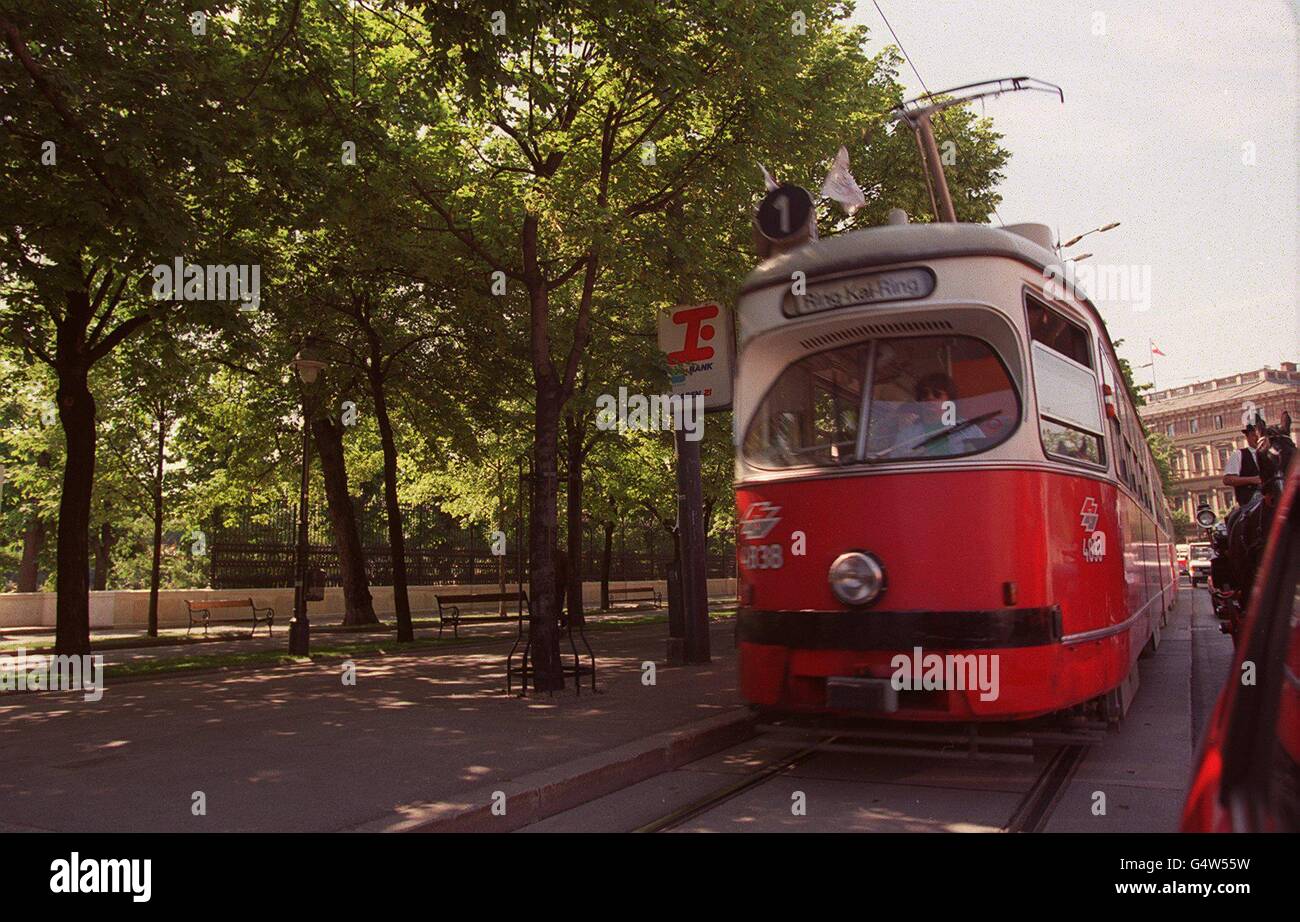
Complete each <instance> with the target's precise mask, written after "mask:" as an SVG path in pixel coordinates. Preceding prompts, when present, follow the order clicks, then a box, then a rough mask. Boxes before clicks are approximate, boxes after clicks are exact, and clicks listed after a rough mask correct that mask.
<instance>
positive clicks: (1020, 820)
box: [634, 724, 1100, 833]
mask: <svg viewBox="0 0 1300 922" xmlns="http://www.w3.org/2000/svg"><path fill="white" fill-rule="evenodd" d="M755 729H756V730H757V731H758V732H756V733H755V735H754V737H752V738H751V740H750V742H751V743H753V742H766V743H769V744H770V743H775V744H778V745H781V744H783V743H784V742H785V741H786V740H789V739H791V738H792V737H795V736H797V734H798V732H799V728H794V727H783V726H780V725H763V724H760V725H758V726H756V728H755ZM859 735H861V734H860V733H859V732H855V731H854V730H853V729H852V728H836V730H835V731H832V730H831V728H826V732H825V735H824V736H823V737H822V738H820V739H817V740H815V741H813V742H810V743H808V744H807V745H802V746H801V747H800V748H798V749H796V750H795V751H794V752H792V753H787V754H783V755H781V756H779V757H778V758H775V759H769V760H767V761H766V762H764V763H763V764H762V765H760V766H758V767H757V768H755V769H754V770H753V771H751V772H749V773H747V774H745V775H743V776H742V777H740V778H738V779H737V780H735V781H732V782H731V783H729V784H726V785H723V786H722V787H719V788H717V789H715V790H713V791H710V792H708V793H706V794H704V795H702V796H700V797H696V798H694V799H692V800H691V801H689V802H688V803H686V804H684V805H683V806H681V807H678V808H676V809H674V810H672V811H670V812H668V813H666V814H664V815H663V816H660V817H658V818H657V819H655V820H652V821H651V822H649V823H645V824H643V825H641V826H639V827H637V828H636V829H635V830H634V832H638V833H653V832H669V831H671V830H673V829H676V828H678V827H680V826H682V825H684V824H685V823H687V822H689V821H690V820H692V819H695V818H697V817H700V816H703V815H704V814H707V813H710V812H712V811H713V810H715V809H716V808H718V807H720V806H721V805H723V804H725V803H727V802H728V801H731V800H733V799H735V798H737V797H739V796H741V795H742V794H744V793H746V792H748V791H751V790H754V789H755V788H758V787H761V786H762V785H765V784H767V783H769V782H771V781H772V780H774V779H775V778H777V777H779V776H781V775H783V774H785V773H787V772H789V771H790V770H791V769H794V768H796V767H797V766H799V765H802V764H804V763H806V762H807V761H808V760H810V759H812V758H813V757H814V756H816V755H818V754H819V753H824V752H847V753H856V754H861V755H870V756H879V755H893V756H900V757H905V758H927V759H945V758H977V759H979V760H981V761H990V762H995V763H1019V764H1024V763H1025V762H1027V761H1028V762H1036V761H1038V760H1039V759H1040V758H1041V759H1042V762H1043V767H1042V770H1041V771H1039V772H1038V773H1037V775H1036V776H1035V778H1034V780H1033V782H1032V783H1031V784H1030V785H1029V787H1028V788H1027V789H1026V790H1025V792H1024V794H1023V795H1022V796H1021V798H1020V800H1019V802H1018V803H1017V804H1016V807H1015V809H1014V810H1013V811H1012V813H1011V815H1010V817H1009V818H1008V819H1007V821H1006V822H1005V824H1003V826H1002V831H1004V832H1041V831H1043V830H1044V829H1045V828H1046V826H1047V823H1048V821H1049V820H1050V819H1051V815H1052V811H1053V810H1054V809H1055V808H1056V806H1057V804H1059V803H1060V800H1061V798H1062V797H1063V796H1064V793H1065V790H1066V788H1067V787H1068V786H1069V783H1070V781H1071V780H1072V779H1073V778H1074V775H1075V773H1076V772H1077V771H1078V768H1079V766H1080V765H1081V764H1082V763H1083V760H1084V759H1085V758H1086V757H1087V754H1088V752H1089V750H1090V748H1091V745H1092V744H1093V743H1094V742H1097V741H1099V739H1100V736H1099V735H1097V734H1095V733H1092V732H1089V731H1084V732H1068V731H1067V732H1052V731H1047V732H1026V733H1024V734H1014V735H1004V736H998V737H981V736H979V735H978V733H976V732H975V731H974V730H973V729H972V730H971V731H970V732H968V733H965V734H962V733H924V732H908V731H905V730H899V731H888V730H884V731H876V734H875V736H874V740H875V742H869V743H866V744H863V743H852V742H842V741H843V740H846V739H852V738H853V737H854V736H859ZM976 741H978V743H979V744H982V745H983V747H984V748H985V750H986V751H984V752H977V746H976ZM917 743H923V744H924V743H929V744H930V748H926V747H925V746H924V745H914V744H917ZM990 748H992V750H993V751H987V750H988V749H990ZM1044 749H1046V752H1044ZM1007 750H1010V751H1007ZM1035 750H1037V752H1035ZM861 780H862V782H863V783H870V782H871V781H872V780H873V779H869V778H863V779H861ZM901 786H902V787H906V785H901Z"/></svg>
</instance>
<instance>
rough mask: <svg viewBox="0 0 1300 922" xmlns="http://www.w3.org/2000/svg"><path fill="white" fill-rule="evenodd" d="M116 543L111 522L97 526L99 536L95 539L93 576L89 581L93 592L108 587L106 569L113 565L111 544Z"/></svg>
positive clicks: (101, 590)
mask: <svg viewBox="0 0 1300 922" xmlns="http://www.w3.org/2000/svg"><path fill="white" fill-rule="evenodd" d="M116 543H117V539H116V538H114V537H113V526H112V524H111V523H109V522H104V523H103V524H102V525H100V526H99V537H98V538H96V539H95V577H94V580H93V581H92V582H91V588H92V589H93V590H94V591H95V592H103V591H104V590H105V589H107V588H108V571H109V569H110V568H111V567H112V565H113V545H114V544H116Z"/></svg>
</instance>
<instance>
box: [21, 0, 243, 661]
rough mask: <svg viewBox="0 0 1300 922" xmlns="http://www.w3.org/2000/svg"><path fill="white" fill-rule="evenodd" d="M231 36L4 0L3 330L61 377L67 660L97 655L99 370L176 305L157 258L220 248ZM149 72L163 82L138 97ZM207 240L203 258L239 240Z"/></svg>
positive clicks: (234, 59)
mask: <svg viewBox="0 0 1300 922" xmlns="http://www.w3.org/2000/svg"><path fill="white" fill-rule="evenodd" d="M223 33H224V29H223V28H222V27H221V22H220V21H219V20H217V19H213V20H212V21H211V22H210V23H209V29H208V30H207V33H206V35H205V36H195V35H194V34H193V33H192V32H191V28H190V24H189V19H188V17H186V16H184V15H178V14H177V13H176V11H175V10H174V8H169V7H152V6H149V5H142V6H141V7H140V8H139V11H138V13H137V15H135V16H121V15H117V16H102V17H100V16H94V15H87V14H86V11H85V10H84V9H82V8H79V7H76V6H74V5H64V4H44V5H36V6H31V5H27V6H25V7H24V8H23V9H21V10H15V9H12V8H11V5H10V4H9V3H7V2H6V3H4V4H3V6H0V40H3V43H4V47H5V50H6V52H7V54H6V55H5V56H3V57H0V109H3V110H4V111H5V112H6V115H7V118H6V122H5V143H4V146H3V147H0V157H2V158H3V166H2V167H0V214H3V215H4V216H5V220H4V222H3V225H0V294H2V295H3V297H2V298H0V333H2V334H3V335H4V336H5V338H7V339H8V340H9V341H10V342H12V343H14V344H16V345H18V346H19V347H20V348H21V349H22V351H23V353H24V354H25V355H34V356H35V357H37V358H39V359H40V360H41V361H42V362H45V363H46V364H47V365H48V366H49V367H50V368H52V369H53V370H54V372H55V374H56V375H57V378H58V391H57V403H58V412H59V418H60V421H61V422H62V426H63V432H64V437H65V460H64V468H63V485H62V490H61V493H60V507H59V518H58V574H57V589H58V623H57V628H56V640H55V649H56V651H57V652H58V653H66V654H83V653H86V652H88V651H89V649H90V621H89V596H88V584H87V563H88V550H89V547H88V528H89V519H90V512H91V497H92V491H93V483H94V473H95V419H96V404H95V399H94V396H93V395H92V393H91V390H90V385H89V379H90V373H91V369H92V368H93V367H94V366H95V364H96V363H98V362H100V361H101V360H103V359H104V358H105V357H106V356H108V355H109V354H110V353H112V351H113V350H114V349H116V348H117V347H118V346H119V345H120V344H121V343H122V342H124V341H125V340H126V339H127V338H128V337H130V336H132V335H134V334H135V333H136V332H137V331H138V330H140V329H141V328H142V327H143V326H144V325H145V324H146V323H148V322H149V321H150V320H151V319H153V318H154V317H157V316H160V315H161V314H162V313H164V312H165V311H166V307H165V305H166V304H167V302H165V301H156V302H155V301H150V300H149V299H148V298H147V297H146V296H145V292H144V287H143V286H144V283H145V281H146V280H147V278H148V275H147V273H148V271H149V267H150V266H152V265H154V264H156V263H159V262H162V261H164V260H166V261H170V259H171V258H172V257H173V256H179V255H180V254H182V253H186V252H192V251H194V250H199V251H200V252H202V250H203V249H204V248H203V247H202V246H201V243H200V241H201V238H204V237H205V235H206V236H207V239H208V240H210V241H213V236H214V232H215V231H216V230H217V228H216V227H215V225H217V224H221V223H223V222H221V221H220V220H219V216H222V215H224V214H226V210H227V208H228V206H229V202H230V198H231V196H230V195H229V192H228V189H227V188H226V187H227V186H228V185H229V184H228V182H226V180H227V179H228V178H229V176H230V175H231V174H230V173H228V172H227V169H226V166H225V162H226V158H227V157H232V158H233V157H235V156H237V153H238V149H239V145H240V144H241V143H242V141H243V139H244V138H245V137H246V135H247V132H248V131H249V129H250V123H249V121H248V120H246V119H245V120H241V119H240V116H241V114H242V113H241V111H240V106H239V105H238V104H237V102H236V100H237V98H238V97H237V95H236V94H235V93H233V92H232V88H233V87H234V86H235V85H236V84H237V83H239V82H240V81H241V66H240V65H241V63H242V61H241V59H240V55H239V53H238V51H237V49H236V48H235V46H234V45H233V44H232V43H231V42H229V41H227V40H226V38H227V36H226V35H225V34H223ZM144 75H147V78H146V77H145V76H144ZM143 79H147V80H148V85H149V86H151V87H155V86H161V87H165V91H164V92H150V93H142V92H141V91H140V87H141V82H142V80H143ZM71 88H75V92H69V90H70V89H71ZM214 102H216V103H221V102H224V103H225V105H221V104H217V105H213V103H214ZM236 125H238V127H239V130H236V127H235V126H236ZM205 205H207V206H209V207H204V206H205ZM200 213H201V214H202V216H203V219H204V222H205V225H204V226H201V225H200V224H199V222H198V221H196V220H195V218H196V215H198V214H200ZM222 229H223V230H224V228H222ZM213 243H214V245H213V246H210V247H208V248H207V254H206V255H213V251H214V250H220V249H226V250H228V249H229V244H228V240H227V241H226V242H225V245H224V246H223V245H222V241H221V239H220V238H219V237H218V238H217V239H216V240H215V241H213ZM230 261H237V260H219V262H230ZM175 309H176V310H177V311H179V310H181V309H182V308H181V307H180V306H177V307H175Z"/></svg>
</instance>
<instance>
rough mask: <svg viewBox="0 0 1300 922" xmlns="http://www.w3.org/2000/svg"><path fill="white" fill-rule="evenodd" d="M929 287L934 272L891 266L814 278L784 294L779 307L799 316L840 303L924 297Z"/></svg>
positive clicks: (844, 304)
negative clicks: (819, 279)
mask: <svg viewBox="0 0 1300 922" xmlns="http://www.w3.org/2000/svg"><path fill="white" fill-rule="evenodd" d="M933 291H934V273H933V272H931V271H930V270H929V269H925V268H921V267H917V268H913V269H893V270H891V271H889V272H876V273H873V274H871V275H858V276H854V277H852V278H846V279H835V280H834V281H830V282H815V283H813V284H811V285H809V286H808V290H807V291H805V292H801V293H799V294H795V293H794V292H790V293H789V294H787V295H786V296H785V303H783V304H782V305H781V311H782V313H784V314H785V315H786V316H787V317H802V316H804V315H805V314H817V313H820V312H822V311H831V310H835V309H836V308H840V307H856V306H858V305H862V304H880V303H882V302H884V301H911V300H915V299H919V298H927V297H929V296H930V294H931V293H932V292H933Z"/></svg>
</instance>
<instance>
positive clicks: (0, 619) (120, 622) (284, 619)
mask: <svg viewBox="0 0 1300 922" xmlns="http://www.w3.org/2000/svg"><path fill="white" fill-rule="evenodd" d="M628 586H654V587H655V588H656V589H658V590H659V593H660V595H661V596H663V597H664V600H665V604H667V596H668V586H667V583H666V582H664V581H663V580H657V581H650V580H626V581H616V582H612V583H610V588H611V589H618V588H623V587H628ZM497 588H498V587H497V585H496V584H495V583H492V584H489V585H479V586H410V587H408V589H407V594H408V596H409V597H410V600H411V613H412V614H413V615H414V616H415V617H417V618H419V617H429V616H430V615H432V614H435V613H436V612H437V610H438V603H437V601H435V598H434V597H435V596H436V595H437V594H438V593H439V592H448V593H450V592H457V593H467V592H470V591H479V592H496V591H497ZM514 589H515V585H514V584H513V583H507V584H506V591H507V592H513V591H514ZM370 595H371V596H372V597H373V598H374V600H375V613H376V614H378V615H379V616H380V617H381V618H385V619H391V618H392V614H393V589H392V587H391V586H371V587H370ZM582 596H583V604H584V606H585V607H587V608H594V607H596V606H597V605H599V604H600V583H598V582H587V583H583V585H582ZM709 597H710V598H727V599H734V598H735V597H736V581H735V580H734V579H711V580H709ZM246 598H251V599H252V600H253V603H254V604H255V605H257V606H258V607H259V608H262V607H270V608H274V609H275V620H276V623H277V624H287V623H288V621H289V618H290V616H292V614H293V589H291V588H289V589H164V590H162V591H160V592H159V593H158V625H159V626H160V627H186V626H187V625H188V624H189V618H188V616H187V613H186V608H185V600H186V599H190V600H193V601H195V602H197V601H199V600H202V599H246ZM615 602H616V604H617V599H616V600H615ZM491 607H492V606H491V605H480V606H476V610H482V609H485V608H491ZM461 608H462V610H469V609H466V608H465V606H461ZM343 610H344V604H343V590H342V588H339V587H330V588H327V589H326V590H325V599H324V601H321V602H311V603H309V606H308V614H309V615H310V617H311V619H312V621H320V622H321V623H323V624H329V623H336V622H339V621H342V620H343ZM54 612H55V593H53V592H5V593H0V628H7V627H53V626H54ZM237 615H238V609H231V610H229V611H221V610H217V611H215V612H213V617H214V619H217V620H224V618H226V617H231V616H237ZM148 621H149V592H148V590H146V589H118V590H111V591H108V592H92V593H91V594H90V626H91V627H93V628H110V627H114V628H125V629H133V628H142V627H144V626H145V625H147V624H148Z"/></svg>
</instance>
